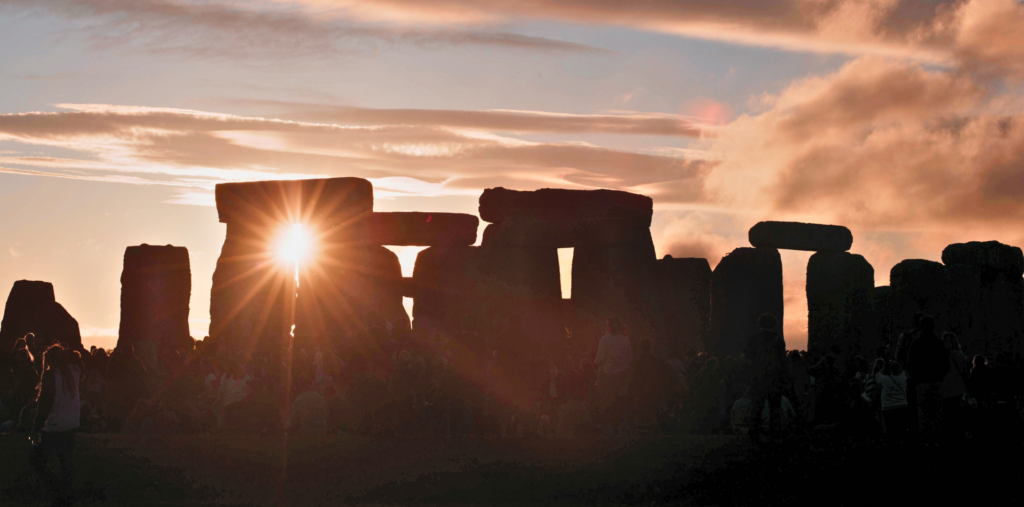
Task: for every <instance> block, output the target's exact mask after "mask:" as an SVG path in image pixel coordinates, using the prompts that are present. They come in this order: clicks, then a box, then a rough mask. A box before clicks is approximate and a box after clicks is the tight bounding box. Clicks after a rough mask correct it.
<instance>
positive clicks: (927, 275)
mask: <svg viewBox="0 0 1024 507" xmlns="http://www.w3.org/2000/svg"><path fill="white" fill-rule="evenodd" d="M889 284H890V287H891V292H890V295H889V314H890V318H891V321H890V322H891V325H892V328H891V329H892V334H891V336H892V337H893V338H897V337H899V335H900V333H901V332H903V331H904V330H906V329H909V328H910V327H911V326H912V325H913V320H914V313H915V312H918V311H921V312H924V313H927V314H929V315H931V316H933V317H935V324H936V325H935V329H936V330H939V331H940V332H941V331H942V330H946V329H949V325H950V320H951V319H950V314H949V312H948V309H949V298H950V295H949V280H948V278H947V276H946V270H945V267H944V266H943V265H942V264H939V263H938V262H934V261H928V260H923V259H907V260H904V261H902V262H900V263H899V264H897V265H895V266H893V267H892V270H891V271H890V272H889Z"/></svg>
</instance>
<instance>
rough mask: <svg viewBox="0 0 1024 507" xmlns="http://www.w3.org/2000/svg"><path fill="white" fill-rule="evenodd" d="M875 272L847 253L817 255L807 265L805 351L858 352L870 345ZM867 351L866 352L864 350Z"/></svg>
mask: <svg viewBox="0 0 1024 507" xmlns="http://www.w3.org/2000/svg"><path fill="white" fill-rule="evenodd" d="M874 288H875V269H874V268H873V267H871V264H869V263H868V261H866V260H865V259H864V257H862V256H860V255H857V254H851V253H848V252H818V253H815V254H814V255H812V256H811V258H810V260H808V262H807V350H809V351H826V352H827V351H828V350H829V347H831V346H832V345H839V346H840V347H841V348H842V349H843V350H850V349H861V350H864V349H865V348H866V347H867V346H869V342H874V341H875V338H874V335H875V333H876V332H877V330H876V329H875V328H874V327H873V325H872V323H871V321H870V315H869V314H870V311H871V307H872V305H871V303H872V301H871V297H872V292H873V290H874ZM864 352H867V350H864Z"/></svg>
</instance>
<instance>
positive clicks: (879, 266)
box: [0, 0, 1024, 348]
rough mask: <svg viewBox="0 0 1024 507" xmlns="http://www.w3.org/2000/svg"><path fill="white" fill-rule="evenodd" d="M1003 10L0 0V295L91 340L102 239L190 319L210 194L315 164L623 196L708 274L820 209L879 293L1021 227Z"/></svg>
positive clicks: (381, 187) (475, 184) (1014, 16)
mask: <svg viewBox="0 0 1024 507" xmlns="http://www.w3.org/2000/svg"><path fill="white" fill-rule="evenodd" d="M1021 27H1024V5H1022V3H1021V2H1020V1H1018V0H948V1H942V0H775V1H769V0H730V1H727V0H676V1H663V0H633V1H630V2H620V1H613V0H521V1H518V2H506V1H499V0H295V1H292V0H276V1H271V0H255V1H235V2H214V1H206V0H67V1H50V0H0V288H2V287H10V286H11V285H12V284H13V283H14V281H15V280H20V279H32V280H46V281H49V282H52V283H53V284H54V288H55V292H56V295H57V299H58V301H59V302H61V303H62V304H63V305H64V306H65V307H66V308H67V309H68V311H69V312H70V313H71V314H72V315H73V316H75V317H76V318H77V319H78V321H79V324H80V325H81V328H82V333H83V342H84V343H85V344H86V346H88V345H92V344H95V345H97V346H106V347H110V346H113V344H114V343H115V342H116V335H117V326H118V321H119V297H120V273H121V267H122V260H123V254H124V249H125V248H126V247H127V246H131V245H138V244H142V243H148V244H158V245H162V244H173V245H177V246H185V247H187V248H188V249H189V254H190V260H191V266H192V300H191V315H190V326H191V328H192V331H193V335H194V336H195V337H196V338H201V337H202V336H204V335H205V334H206V332H207V327H208V325H209V294H210V283H211V277H212V274H213V270H214V267H215V264H216V259H217V256H218V255H219V252H220V245H221V243H222V242H223V239H224V233H225V227H224V225H223V224H220V223H218V221H217V214H216V210H215V208H214V207H213V193H212V192H213V187H214V185H216V184H217V183H223V182H230V181H247V180H260V179H284V178H312V177H318V178H319V177H337V176H356V177H363V178H367V179H369V180H370V181H371V182H373V184H374V188H375V196H376V201H375V210H377V211H449V212H463V213H474V214H475V213H476V207H477V197H478V196H479V193H480V192H481V191H482V189H484V188H489V187H494V186H504V187H507V188H517V189H524V190H531V189H537V188H545V187H560V188H577V189H591V188H613V189H620V190H627V191H632V192H638V193H642V194H646V195H649V196H651V197H652V198H653V199H654V205H655V215H654V222H653V224H652V228H651V230H652V234H653V236H654V240H655V246H656V250H657V254H658V256H659V257H660V256H663V255H667V254H668V255H673V256H675V257H706V258H707V259H708V260H709V262H710V263H711V265H712V267H714V266H715V265H716V264H717V263H718V261H719V260H720V259H721V258H722V256H724V255H725V254H727V253H728V252H730V251H731V250H732V249H734V248H739V247H744V246H749V243H748V242H747V230H748V229H749V228H750V226H752V225H753V224H755V223H757V222H758V221H761V220H795V221H805V222H818V223H829V224H840V225H845V226H847V227H849V228H850V229H851V230H852V231H853V234H854V242H853V248H852V250H851V251H852V252H853V253H857V254H861V255H863V256H864V257H865V258H866V259H867V260H868V261H869V262H870V263H871V264H872V265H873V266H874V268H875V283H876V285H879V286H880V285H886V284H888V281H889V270H890V269H891V268H892V266H893V265H895V264H896V263H898V262H899V261H901V260H903V259H908V258H920V259H930V260H940V258H941V253H942V249H943V248H944V247H945V245H947V244H950V243H958V242H965V241H987V240H998V241H1002V242H1004V243H1007V244H1011V245H1015V246H1024V228H1022V227H1020V225H1021V223H1022V218H1024V199H1022V197H1024V86H1022V81H1021V79H1022V78H1024V29H1022V28H1021ZM395 250H396V251H397V252H398V254H399V257H400V259H401V261H402V263H403V269H405V270H406V271H407V274H408V271H409V270H411V268H412V262H413V260H414V259H415V253H416V251H417V249H413V248H406V249H401V248H396V249H395ZM560 257H561V259H562V261H563V262H562V268H563V285H565V286H566V287H568V263H569V260H570V259H571V253H570V252H561V253H560ZM809 257H810V254H809V253H807V252H790V251H784V252H783V270H784V280H785V282H784V283H785V298H786V314H785V321H784V326H785V335H786V341H787V345H788V347H789V348H805V347H806V341H807V316H806V312H807V309H806V300H805V297H804V281H805V275H806V264H807V259H808V258H809ZM0 290H3V289H0ZM563 292H565V293H566V294H565V295H567V296H568V295H569V294H568V289H567V288H566V289H564V290H563Z"/></svg>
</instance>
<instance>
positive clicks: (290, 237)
mask: <svg viewBox="0 0 1024 507" xmlns="http://www.w3.org/2000/svg"><path fill="white" fill-rule="evenodd" d="M276 251H277V257H278V259H280V261H281V262H282V263H286V265H287V266H288V267H292V266H294V267H295V285H296V287H298V284H299V265H300V264H302V263H303V262H305V261H307V260H309V259H310V258H311V257H312V254H313V237H312V236H311V235H310V234H309V231H308V230H306V228H305V227H303V225H302V224H292V226H291V227H288V228H286V229H285V230H284V231H282V233H281V236H280V237H279V239H278V241H277V248H276Z"/></svg>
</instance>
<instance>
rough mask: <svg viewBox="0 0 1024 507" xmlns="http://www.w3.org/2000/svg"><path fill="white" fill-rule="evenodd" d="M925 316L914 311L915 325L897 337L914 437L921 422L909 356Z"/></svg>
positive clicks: (898, 354)
mask: <svg viewBox="0 0 1024 507" xmlns="http://www.w3.org/2000/svg"><path fill="white" fill-rule="evenodd" d="M924 316H925V315H924V312H916V313H914V317H913V321H912V322H913V325H912V326H911V327H910V328H908V329H906V330H904V331H903V332H902V333H900V336H899V338H897V339H896V361H898V362H899V363H900V365H902V366H903V367H904V368H903V369H904V371H905V372H906V373H907V408H908V409H909V411H908V414H909V416H908V417H909V422H908V428H909V430H908V431H909V432H910V436H912V437H913V436H916V435H917V433H918V429H919V424H918V420H917V387H916V385H917V381H916V380H915V379H914V374H913V373H911V372H910V371H908V370H909V364H910V363H909V357H910V347H911V346H913V345H914V342H915V341H916V340H917V338H918V337H919V336H920V335H921V319H922V318H924Z"/></svg>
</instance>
